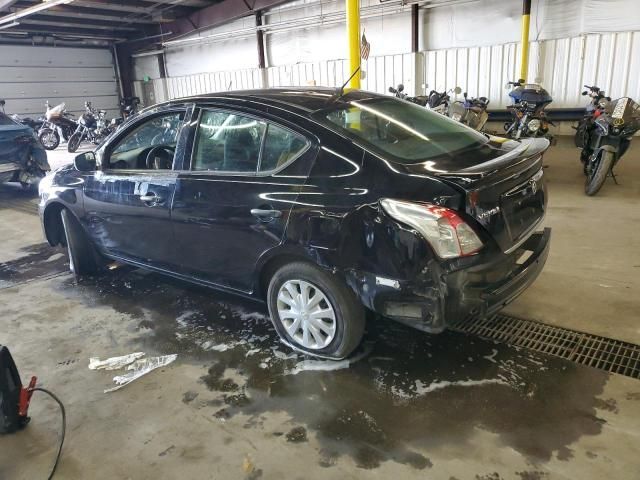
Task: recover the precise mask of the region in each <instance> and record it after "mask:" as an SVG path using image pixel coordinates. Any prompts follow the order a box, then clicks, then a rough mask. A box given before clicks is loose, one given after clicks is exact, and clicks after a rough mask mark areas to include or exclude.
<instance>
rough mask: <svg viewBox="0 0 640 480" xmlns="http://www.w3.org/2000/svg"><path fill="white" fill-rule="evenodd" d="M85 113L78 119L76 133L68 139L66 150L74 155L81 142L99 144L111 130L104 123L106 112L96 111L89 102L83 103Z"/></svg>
mask: <svg viewBox="0 0 640 480" xmlns="http://www.w3.org/2000/svg"><path fill="white" fill-rule="evenodd" d="M84 108H85V112H84V113H83V114H82V115H81V116H80V118H79V119H78V126H77V128H76V131H75V132H74V133H73V135H71V138H69V144H68V145H67V150H68V151H69V152H70V153H74V152H75V151H76V150H78V147H79V146H80V144H81V143H82V141H83V140H85V139H86V140H89V141H90V142H91V143H93V144H94V145H97V144H99V143H100V142H101V141H102V140H103V139H104V138H105V137H106V136H108V135H110V134H111V130H110V129H109V127H108V126H107V122H106V118H105V117H106V114H107V111H106V110H96V109H94V108H93V105H92V104H91V102H84Z"/></svg>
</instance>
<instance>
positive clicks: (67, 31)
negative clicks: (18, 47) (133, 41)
mask: <svg viewBox="0 0 640 480" xmlns="http://www.w3.org/2000/svg"><path fill="white" fill-rule="evenodd" d="M3 32H6V33H26V34H29V35H45V36H47V35H54V36H58V37H74V38H86V39H100V40H108V41H112V42H113V41H121V40H126V39H127V35H122V34H118V33H116V32H113V33H107V32H105V31H96V30H84V29H79V28H68V27H64V28H60V27H49V26H45V25H19V26H18V27H16V28H12V29H11V30H5V31H0V35H2V34H3Z"/></svg>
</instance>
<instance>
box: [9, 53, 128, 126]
mask: <svg viewBox="0 0 640 480" xmlns="http://www.w3.org/2000/svg"><path fill="white" fill-rule="evenodd" d="M0 98H4V99H5V100H6V102H7V104H6V107H5V109H6V111H7V113H17V114H19V115H22V116H31V117H38V116H40V115H42V114H43V113H44V111H45V102H46V101H47V100H49V103H50V104H51V105H52V106H53V105H57V104H58V103H61V102H65V103H66V104H67V110H68V111H70V112H72V113H75V114H78V113H82V112H84V102H85V101H86V100H89V101H91V102H93V104H94V106H95V107H97V108H100V109H105V110H107V111H108V112H109V116H110V117H111V116H114V115H119V107H118V84H117V81H116V75H115V71H114V67H113V59H112V56H111V52H110V50H107V49H86V48H68V47H34V46H19V45H0Z"/></svg>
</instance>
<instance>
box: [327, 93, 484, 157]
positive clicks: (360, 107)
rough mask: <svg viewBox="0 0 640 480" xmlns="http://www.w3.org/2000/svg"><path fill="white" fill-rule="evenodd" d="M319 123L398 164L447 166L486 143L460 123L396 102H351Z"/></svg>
mask: <svg viewBox="0 0 640 480" xmlns="http://www.w3.org/2000/svg"><path fill="white" fill-rule="evenodd" d="M318 119H319V120H320V121H322V122H324V123H326V124H327V125H328V126H331V127H333V128H335V127H336V126H338V127H339V130H341V132H342V133H343V134H345V135H346V136H348V137H351V138H353V139H357V140H360V141H363V142H364V143H365V144H366V145H367V146H369V147H372V150H376V151H379V152H381V153H383V154H385V156H387V157H390V159H391V160H394V161H397V162H400V163H406V164H411V163H421V162H428V161H432V162H435V163H438V161H444V162H448V161H449V160H450V159H452V158H453V157H455V156H456V155H457V154H458V153H461V152H463V151H469V150H473V149H478V148H482V146H484V145H485V144H486V143H487V142H488V139H487V137H485V136H484V135H482V134H481V133H478V132H476V131H474V130H472V129H470V128H468V127H466V126H464V125H462V124H461V123H459V122H455V121H453V120H451V119H449V118H447V117H445V116H443V115H440V114H439V113H435V112H432V111H429V110H427V109H426V108H424V107H421V106H419V105H415V104H413V103H410V102H406V101H402V100H398V99H395V98H377V99H373V100H363V101H351V102H349V103H348V104H346V105H342V106H340V107H338V108H336V109H333V110H331V111H329V112H326V111H324V112H319V113H318Z"/></svg>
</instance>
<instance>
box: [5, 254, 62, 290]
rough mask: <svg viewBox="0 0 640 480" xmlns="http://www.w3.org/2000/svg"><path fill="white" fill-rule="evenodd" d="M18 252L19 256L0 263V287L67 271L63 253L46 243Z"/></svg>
mask: <svg viewBox="0 0 640 480" xmlns="http://www.w3.org/2000/svg"><path fill="white" fill-rule="evenodd" d="M19 253H20V254H22V256H21V257H18V258H16V259H15V260H10V261H8V262H4V263H0V289H2V288H7V287H11V286H13V285H17V284H20V283H24V282H29V281H32V280H36V279H38V278H43V277H49V276H51V275H56V274H59V273H64V272H67V271H69V262H68V261H67V256H66V255H65V253H64V252H63V251H62V250H61V249H60V248H52V247H51V246H49V244H47V243H39V244H37V245H30V246H28V247H24V248H21V249H20V251H19Z"/></svg>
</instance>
